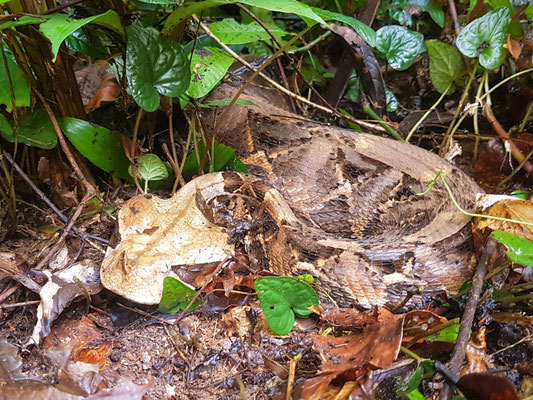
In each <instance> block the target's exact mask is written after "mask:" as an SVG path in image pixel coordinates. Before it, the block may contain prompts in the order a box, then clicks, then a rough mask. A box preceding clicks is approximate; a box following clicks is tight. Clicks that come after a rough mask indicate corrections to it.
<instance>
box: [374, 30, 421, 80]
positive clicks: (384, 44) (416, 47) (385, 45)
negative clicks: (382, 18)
mask: <svg viewBox="0 0 533 400" xmlns="http://www.w3.org/2000/svg"><path fill="white" fill-rule="evenodd" d="M376 48H377V49H378V50H379V51H381V52H382V53H383V54H385V56H386V57H387V61H388V63H389V64H390V66H391V67H392V68H394V69H396V70H399V71H401V70H404V69H407V68H409V67H410V66H411V64H413V62H414V61H415V58H416V56H417V55H418V54H419V53H420V52H421V51H422V50H423V48H424V35H422V34H421V33H418V32H413V31H410V30H408V29H405V28H404V27H402V26H398V25H387V26H384V27H382V28H380V29H379V30H378V31H377V32H376Z"/></svg>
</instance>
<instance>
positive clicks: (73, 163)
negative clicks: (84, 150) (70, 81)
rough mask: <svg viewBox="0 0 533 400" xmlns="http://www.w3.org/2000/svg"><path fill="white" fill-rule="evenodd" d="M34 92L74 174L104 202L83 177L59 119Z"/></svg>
mask: <svg viewBox="0 0 533 400" xmlns="http://www.w3.org/2000/svg"><path fill="white" fill-rule="evenodd" d="M32 90H33V92H34V93H35V94H36V95H37V97H39V99H40V100H41V103H43V106H44V108H45V110H46V112H47V114H48V117H49V118H50V121H51V122H52V125H53V126H54V129H55V131H56V134H57V140H59V144H60V146H61V150H63V153H65V156H66V157H67V160H68V161H69V163H70V165H71V167H72V169H74V172H75V174H76V175H77V177H78V179H79V180H80V182H81V183H82V184H83V186H84V187H85V189H86V190H87V193H89V194H90V195H91V197H93V196H96V197H98V199H100V200H102V197H101V196H100V193H99V192H98V190H97V189H96V188H95V187H94V185H93V184H92V183H90V182H89V181H88V180H87V177H86V176H85V175H83V172H82V171H81V169H80V167H79V165H78V163H77V162H76V160H75V159H74V156H73V155H72V152H71V151H70V149H69V147H68V143H67V141H66V140H65V136H64V135H63V132H62V131H61V128H60V126H59V124H58V122H57V119H56V117H55V115H54V113H53V111H52V109H51V108H50V106H49V105H48V102H47V101H46V99H45V98H44V96H43V95H42V94H41V92H39V91H38V90H37V89H35V88H32Z"/></svg>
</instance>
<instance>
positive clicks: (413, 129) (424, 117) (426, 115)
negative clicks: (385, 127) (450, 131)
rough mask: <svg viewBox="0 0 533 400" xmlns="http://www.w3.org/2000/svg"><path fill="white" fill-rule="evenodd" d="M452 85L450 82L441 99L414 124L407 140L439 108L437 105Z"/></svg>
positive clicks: (406, 139)
mask: <svg viewBox="0 0 533 400" xmlns="http://www.w3.org/2000/svg"><path fill="white" fill-rule="evenodd" d="M451 87H452V84H451V83H450V84H449V85H448V87H447V88H446V90H445V91H444V93H443V94H441V95H440V97H439V99H438V100H437V101H436V102H435V103H434V104H433V105H432V106H431V108H430V109H429V110H427V111H426V113H425V114H424V115H423V116H422V118H420V119H419V120H418V121H417V123H416V124H415V126H413V127H412V128H411V131H410V132H409V135H407V137H406V138H405V141H406V142H408V141H409V140H410V139H411V136H413V134H414V133H415V132H416V131H417V129H418V127H419V126H420V125H421V124H422V122H424V120H425V119H426V118H427V117H428V115H429V114H431V113H432V112H433V110H435V108H437V106H438V105H439V104H440V102H441V101H442V100H443V99H444V96H446V95H447V93H448V90H450V88H451Z"/></svg>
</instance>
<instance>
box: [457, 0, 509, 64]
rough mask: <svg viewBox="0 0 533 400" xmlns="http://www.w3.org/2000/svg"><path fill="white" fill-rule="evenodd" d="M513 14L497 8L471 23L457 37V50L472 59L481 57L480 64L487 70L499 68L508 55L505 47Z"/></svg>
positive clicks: (504, 8)
mask: <svg viewBox="0 0 533 400" xmlns="http://www.w3.org/2000/svg"><path fill="white" fill-rule="evenodd" d="M510 23H511V12H510V11H509V9H508V8H506V7H501V8H497V9H495V10H492V11H490V12H488V13H487V14H485V15H483V16H482V17H479V18H477V19H475V20H474V21H472V22H471V23H469V24H468V25H467V26H465V27H464V28H463V30H462V31H461V33H460V34H459V36H457V48H458V49H459V51H460V52H461V53H463V54H464V55H465V56H467V57H470V58H475V57H478V56H479V63H480V64H481V65H482V66H483V67H485V68H487V69H496V68H498V67H499V66H500V65H501V64H502V63H503V60H504V59H505V56H506V55H507V50H505V48H504V47H503V45H504V44H505V43H506V41H507V35H508V34H509V25H510Z"/></svg>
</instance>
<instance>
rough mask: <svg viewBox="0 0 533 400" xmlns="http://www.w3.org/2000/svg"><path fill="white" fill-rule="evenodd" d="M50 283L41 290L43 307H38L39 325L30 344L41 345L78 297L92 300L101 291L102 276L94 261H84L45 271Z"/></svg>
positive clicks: (35, 327)
mask: <svg viewBox="0 0 533 400" xmlns="http://www.w3.org/2000/svg"><path fill="white" fill-rule="evenodd" d="M43 274H44V275H46V277H47V278H48V281H47V282H46V283H45V284H44V285H43V287H42V288H41V290H40V291H39V296H40V297H41V304H39V307H38V308H37V323H36V324H35V326H34V328H33V333H32V335H31V338H30V340H29V341H28V344H39V343H40V341H41V339H42V338H44V337H46V336H48V334H49V333H50V330H51V326H52V322H54V320H55V319H56V318H57V317H58V316H59V315H60V314H61V313H62V312H63V310H64V309H65V308H66V307H67V306H68V305H69V304H70V303H71V302H72V301H73V300H74V299H76V298H78V297H89V295H93V294H96V293H99V292H100V291H101V290H102V285H101V283H100V274H99V270H98V267H97V265H96V263H95V262H94V261H93V260H89V259H87V260H83V261H80V262H77V263H75V264H73V265H72V266H71V267H69V268H67V269H64V270H62V271H59V272H57V273H55V274H53V275H52V274H51V273H50V272H49V271H44V272H43Z"/></svg>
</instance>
